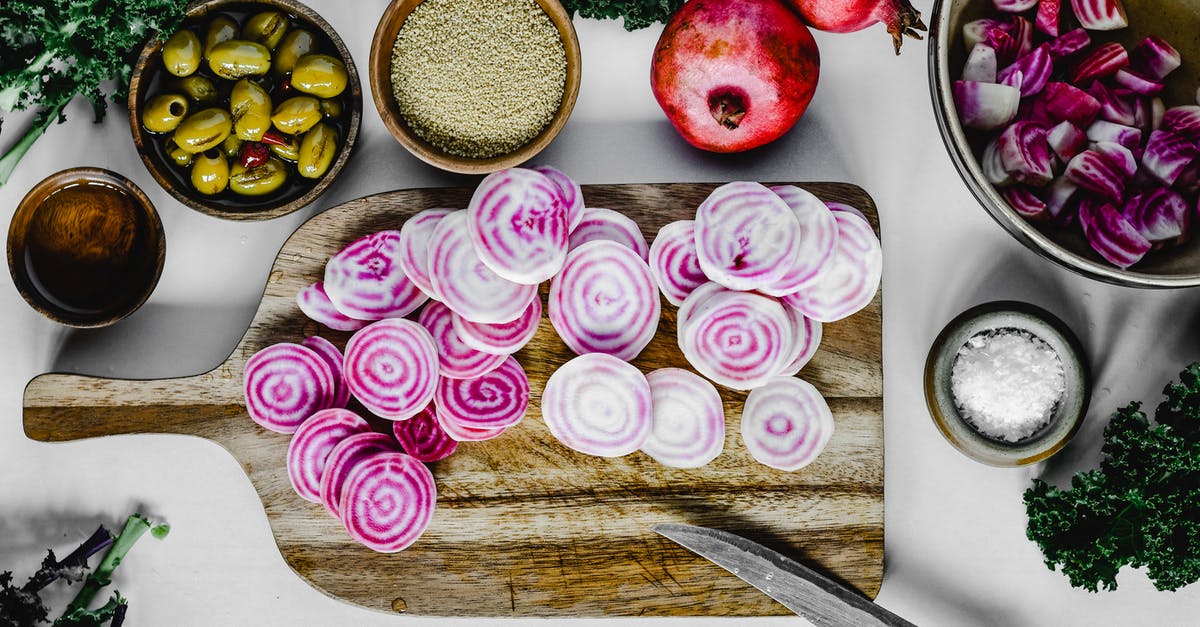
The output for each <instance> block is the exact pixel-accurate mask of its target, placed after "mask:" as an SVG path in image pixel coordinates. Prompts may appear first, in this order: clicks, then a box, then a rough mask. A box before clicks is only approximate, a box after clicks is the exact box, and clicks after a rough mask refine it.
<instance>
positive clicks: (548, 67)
mask: <svg viewBox="0 0 1200 627" xmlns="http://www.w3.org/2000/svg"><path fill="white" fill-rule="evenodd" d="M566 81H567V54H566V50H565V49H564V47H563V43H562V39H561V38H560V36H559V33H558V29H557V28H555V26H554V23H553V22H551V21H550V17H549V16H548V15H546V12H545V11H543V10H542V8H541V7H540V6H538V4H537V2H535V1H534V0H426V1H425V2H422V3H421V4H419V5H417V7H416V8H415V9H413V11H412V13H410V14H409V16H408V18H407V19H405V21H404V24H403V25H402V26H401V27H400V32H399V35H398V36H397V37H396V45H395V47H394V48H393V50H392V91H393V94H394V96H395V98H396V103H397V104H398V105H399V109H400V115H401V116H402V117H403V118H404V120H405V122H407V124H408V126H409V128H411V129H412V130H413V132H415V133H416V134H417V135H418V136H419V137H421V138H422V139H424V140H425V141H427V142H429V143H430V144H433V145H434V146H435V147H437V148H439V149H441V150H443V151H445V152H447V153H449V154H452V155H457V156H461V157H471V158H476V159H486V158H490V157H496V156H500V155H504V154H508V153H511V152H513V151H514V150H516V149H518V148H520V147H521V146H523V145H525V144H527V143H528V142H529V141H530V140H532V139H533V138H534V137H536V136H537V135H538V133H540V132H541V131H542V129H544V128H545V127H546V126H547V125H548V124H549V123H550V121H551V120H552V119H553V118H554V115H555V114H556V113H557V112H558V108H559V105H560V104H561V102H562V98H563V93H564V92H565V90H566Z"/></svg>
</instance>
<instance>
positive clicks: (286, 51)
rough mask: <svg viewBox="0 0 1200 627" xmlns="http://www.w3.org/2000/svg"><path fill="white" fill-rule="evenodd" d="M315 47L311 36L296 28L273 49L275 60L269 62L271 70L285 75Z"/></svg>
mask: <svg viewBox="0 0 1200 627" xmlns="http://www.w3.org/2000/svg"><path fill="white" fill-rule="evenodd" d="M316 47H317V40H316V38H315V37H313V34H312V33H310V32H308V31H306V30H304V29H303V28H298V29H296V30H294V31H292V32H290V33H288V34H287V37H284V38H283V41H282V42H280V43H279V47H278V48H276V49H275V60H274V61H272V62H271V69H272V70H274V71H275V73H276V74H287V73H288V72H291V71H292V69H293V68H295V67H296V60H297V59H299V58H300V57H302V56H304V55H306V54H308V53H310V52H312V51H313V50H314V49H315V48H316Z"/></svg>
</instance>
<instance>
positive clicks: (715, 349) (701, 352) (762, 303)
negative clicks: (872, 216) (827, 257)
mask: <svg viewBox="0 0 1200 627" xmlns="http://www.w3.org/2000/svg"><path fill="white" fill-rule="evenodd" d="M855 219H857V218H855ZM678 340H679V349H680V351H682V352H683V356H684V357H685V358H686V359H687V360H688V363H689V364H691V365H692V367H693V368H695V369H696V371H697V372H699V373H700V374H702V375H704V376H706V377H708V378H709V379H711V380H712V381H713V382H715V383H717V384H719V385H723V386H725V387H727V388H730V389H734V390H752V389H754V388H756V387H758V386H760V385H762V384H763V383H765V382H766V381H767V380H768V379H770V378H771V377H773V376H775V375H776V374H777V373H778V372H779V371H780V369H781V368H783V367H784V366H785V365H787V363H788V362H787V360H789V359H791V357H792V355H790V353H791V351H792V348H793V338H792V323H791V322H789V321H788V317H787V312H785V311H784V307H783V305H781V304H780V303H779V300H778V299H775V298H772V297H770V296H764V295H762V294H757V293H753V292H734V291H730V290H726V291H723V292H720V293H718V294H713V295H712V296H710V297H709V298H707V299H706V300H705V301H704V302H703V303H702V304H700V305H699V306H697V307H696V309H695V310H694V311H692V312H691V314H690V315H689V316H688V319H687V322H686V323H685V324H682V325H680V326H679V328H678Z"/></svg>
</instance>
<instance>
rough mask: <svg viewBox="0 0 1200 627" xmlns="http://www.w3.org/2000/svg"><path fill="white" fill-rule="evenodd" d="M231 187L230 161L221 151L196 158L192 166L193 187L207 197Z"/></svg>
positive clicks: (214, 151)
mask: <svg viewBox="0 0 1200 627" xmlns="http://www.w3.org/2000/svg"><path fill="white" fill-rule="evenodd" d="M228 186H229V160H228V159H226V158H225V155H224V154H222V153H221V151H220V150H216V149H212V150H207V151H205V152H204V153H202V154H200V155H197V156H196V162H195V163H193V164H192V187H194V188H195V189H196V191H198V192H200V193H201V194H204V195H206V196H212V195H213V194H219V193H221V192H223V191H225V188H226V187H228Z"/></svg>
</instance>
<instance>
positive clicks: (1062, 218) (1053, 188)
mask: <svg viewBox="0 0 1200 627" xmlns="http://www.w3.org/2000/svg"><path fill="white" fill-rule="evenodd" d="M1077 192H1079V186H1078V185H1076V184H1074V183H1072V182H1071V179H1068V178H1067V177H1065V176H1060V177H1058V178H1056V179H1054V182H1053V183H1051V184H1049V185H1047V186H1046V196H1045V200H1046V213H1048V214H1049V215H1050V218H1051V219H1052V220H1056V221H1058V222H1059V223H1066V222H1067V221H1068V220H1069V219H1070V218H1071V216H1072V215H1073V214H1072V213H1071V212H1070V211H1069V210H1070V209H1071V208H1072V207H1073V204H1072V201H1074V200H1077V199H1076V198H1075V195H1076V193H1077Z"/></svg>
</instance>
